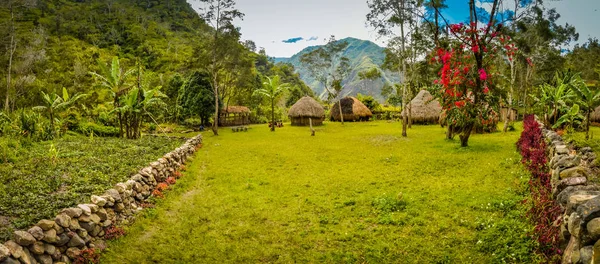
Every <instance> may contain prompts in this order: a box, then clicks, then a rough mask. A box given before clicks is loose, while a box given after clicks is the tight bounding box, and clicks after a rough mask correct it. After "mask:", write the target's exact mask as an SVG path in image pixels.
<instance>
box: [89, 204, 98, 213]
mask: <svg viewBox="0 0 600 264" xmlns="http://www.w3.org/2000/svg"><path fill="white" fill-rule="evenodd" d="M87 206H88V207H89V208H90V210H92V214H93V213H95V212H98V210H100V207H99V206H97V205H95V204H87Z"/></svg>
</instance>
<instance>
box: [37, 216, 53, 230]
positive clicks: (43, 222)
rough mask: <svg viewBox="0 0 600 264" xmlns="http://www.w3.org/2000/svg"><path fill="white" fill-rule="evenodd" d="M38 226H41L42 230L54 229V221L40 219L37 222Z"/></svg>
mask: <svg viewBox="0 0 600 264" xmlns="http://www.w3.org/2000/svg"><path fill="white" fill-rule="evenodd" d="M37 226H39V227H40V228H41V229H42V230H44V231H48V230H50V229H52V227H53V226H54V221H52V220H45V219H44V220H40V221H39V222H38V223H37Z"/></svg>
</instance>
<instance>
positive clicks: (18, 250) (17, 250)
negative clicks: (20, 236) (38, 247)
mask: <svg viewBox="0 0 600 264" xmlns="http://www.w3.org/2000/svg"><path fill="white" fill-rule="evenodd" d="M4 246H5V247H6V248H8V250H10V254H11V255H12V256H13V258H16V259H19V258H21V256H22V255H23V254H25V252H24V251H23V247H22V246H20V245H19V244H17V243H15V242H14V241H12V240H9V241H6V242H4Z"/></svg>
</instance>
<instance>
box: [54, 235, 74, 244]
mask: <svg viewBox="0 0 600 264" xmlns="http://www.w3.org/2000/svg"><path fill="white" fill-rule="evenodd" d="M70 240H71V238H70V237H69V236H68V235H67V234H66V233H62V234H60V235H59V236H58V241H56V245H57V246H63V245H65V244H67V243H69V241H70Z"/></svg>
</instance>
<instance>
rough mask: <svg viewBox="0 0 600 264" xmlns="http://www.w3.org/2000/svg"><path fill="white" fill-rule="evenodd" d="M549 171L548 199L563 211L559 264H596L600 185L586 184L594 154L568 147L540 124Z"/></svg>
mask: <svg viewBox="0 0 600 264" xmlns="http://www.w3.org/2000/svg"><path fill="white" fill-rule="evenodd" d="M538 123H539V124H540V127H541V128H542V134H543V136H544V139H545V140H546V143H547V144H546V148H547V149H546V153H547V155H548V160H549V161H550V162H549V163H548V166H549V168H550V175H551V177H552V178H551V179H552V180H551V183H552V197H553V198H554V199H555V200H556V201H557V202H558V204H560V206H561V208H562V209H563V214H562V219H558V220H562V221H556V222H555V223H560V225H561V226H560V227H561V229H560V241H561V245H562V248H564V253H563V257H562V263H583V264H587V263H600V186H599V185H598V184H595V183H593V182H592V181H590V180H589V179H590V176H593V175H594V174H595V173H594V171H595V170H597V169H594V165H593V163H594V160H595V159H596V154H595V153H594V152H593V151H592V149H591V148H589V147H583V148H579V149H577V148H576V147H574V146H569V144H567V143H565V142H564V140H563V138H562V137H561V136H560V135H559V134H558V133H556V132H555V131H553V130H549V129H546V128H545V127H544V125H543V124H542V123H540V122H539V121H538Z"/></svg>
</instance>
